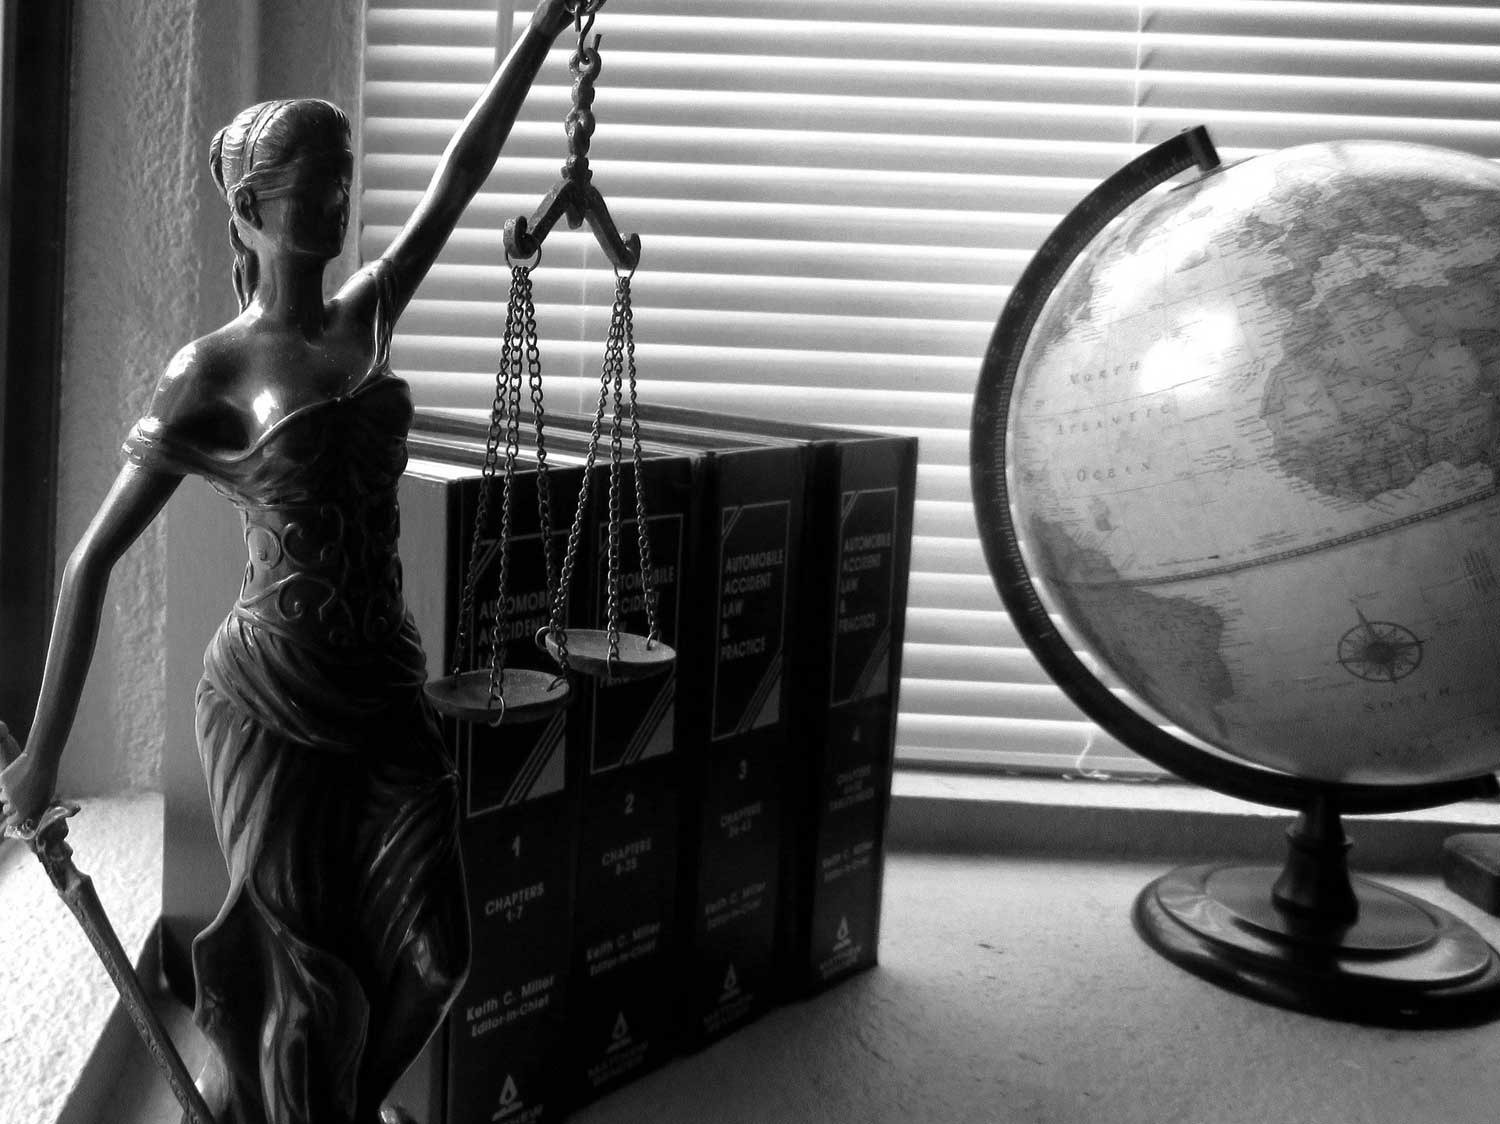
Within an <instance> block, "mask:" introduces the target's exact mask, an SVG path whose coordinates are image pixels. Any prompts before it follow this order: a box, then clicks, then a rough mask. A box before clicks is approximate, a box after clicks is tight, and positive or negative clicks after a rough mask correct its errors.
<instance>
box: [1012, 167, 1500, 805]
mask: <svg viewBox="0 0 1500 1124" xmlns="http://www.w3.org/2000/svg"><path fill="white" fill-rule="evenodd" d="M1497 219H1500V168H1497V167H1496V166H1495V165H1493V164H1491V163H1490V162H1489V161H1486V160H1484V159H1481V158H1479V157H1475V156H1471V155H1466V154H1463V153H1458V152H1452V151H1448V150H1444V149H1439V148H1433V147H1427V146H1421V145H1411V144H1396V143H1383V142H1373V141H1350V142H1341V143H1326V144H1310V145H1304V146H1300V147H1296V148H1290V149H1286V150H1283V151H1279V152H1275V153H1272V154H1269V155H1265V156H1260V157H1256V158H1254V159H1251V160H1246V161H1244V162H1241V163H1238V164H1232V165H1229V166H1225V167H1222V168H1218V169H1216V170H1214V171H1211V172H1209V173H1208V174H1205V175H1202V176H1200V177H1198V178H1195V179H1192V180H1191V181H1190V182H1187V183H1185V184H1182V185H1180V186H1176V187H1171V188H1163V189H1161V190H1158V191H1155V192H1152V193H1149V194H1146V195H1143V196H1142V197H1141V198H1139V199H1137V200H1136V201H1135V202H1133V203H1132V204H1130V205H1129V206H1127V207H1125V208H1124V209H1123V210H1122V211H1120V213H1119V214H1118V215H1117V217H1114V218H1113V219H1112V220H1111V221H1109V222H1108V223H1107V225H1103V226H1102V229H1100V230H1099V231H1098V232H1097V234H1096V235H1095V236H1093V237H1092V239H1091V240H1090V241H1089V242H1088V243H1087V245H1086V248H1084V249H1083V251H1082V252H1081V253H1079V254H1078V255H1077V256H1076V257H1075V258H1074V259H1073V260H1072V261H1071V264H1069V265H1068V266H1067V267H1066V270H1065V271H1064V272H1062V273H1061V274H1060V276H1059V278H1058V279H1057V281H1056V283H1055V285H1054V287H1053V288H1052V289H1051V292H1050V295H1047V296H1046V299H1045V303H1043V304H1042V305H1041V308H1040V311H1039V313H1037V315H1036V318H1035V321H1034V325H1033V327H1032V328H1031V331H1030V332H1029V335H1028V337H1027V338H1026V341H1025V347H1024V351H1022V352H1021V354H1020V357H1019V360H1018V361H1017V362H1016V364H1015V366H1014V372H1013V373H1014V384H1013V387H1012V388H1011V389H1010V393H1009V401H1008V410H1007V411H1006V414H1005V418H1004V425H1005V427H1006V429H1005V434H1004V446H1005V448H1006V449H1007V450H1008V452H1007V455H1006V457H1005V464H1004V466H1003V467H1004V472H1005V492H1006V500H1005V502H1007V503H1008V504H1009V519H1010V523H1011V525H1012V526H1013V528H1014V533H1015V537H1016V542H1017V545H1018V547H1019V550H1020V553H1021V557H1022V560H1023V561H1024V565H1025V568H1026V569H1027V571H1029V573H1030V575H1031V579H1032V581H1033V582H1034V584H1035V586H1036V589H1037V592H1038V593H1039V595H1040V597H1041V599H1042V601H1043V602H1044V603H1045V607H1046V609H1047V611H1048V612H1050V613H1051V614H1052V615H1053V616H1055V617H1056V618H1058V619H1059V620H1060V621H1061V622H1063V624H1064V626H1065V627H1066V628H1067V629H1068V631H1069V635H1070V637H1071V638H1072V639H1073V641H1074V643H1075V644H1076V645H1077V646H1079V647H1081V648H1082V649H1084V650H1086V651H1087V652H1089V653H1090V654H1092V656H1094V657H1095V658H1096V659H1097V660H1098V661H1099V663H1101V664H1102V665H1103V666H1104V667H1105V668H1107V669H1108V670H1109V671H1110V672H1112V673H1113V675H1114V677H1115V678H1116V679H1117V680H1118V681H1119V683H1121V684H1123V686H1124V687H1125V688H1127V689H1128V690H1129V691H1130V692H1131V693H1133V694H1134V695H1135V696H1137V697H1138V698H1139V699H1140V700H1142V701H1143V702H1144V704H1145V705H1146V707H1148V708H1149V709H1150V710H1151V711H1154V712H1156V713H1157V714H1158V715H1159V716H1160V717H1162V718H1164V719H1165V720H1166V721H1167V722H1169V723H1171V724H1173V725H1175V726H1177V727H1179V728H1180V729H1181V730H1183V731H1186V732H1187V733H1188V734H1190V735H1192V736H1193V737H1195V738H1197V739H1200V740H1201V741H1203V742H1206V743H1207V744H1208V745H1209V746H1212V747H1214V748H1215V749H1217V750H1219V751H1221V752H1223V753H1227V754H1230V755H1233V756H1235V757H1237V758H1240V759H1243V760H1245V761H1248V762H1251V763H1253V764H1255V765H1259V766H1263V767H1266V768H1269V769H1274V770H1279V771H1283V772H1286V773H1290V774H1294V775H1295V776H1298V777H1301V778H1307V779H1311V780H1314V781H1324V782H1330V783H1337V784H1371V785H1410V784H1417V783H1432V782H1441V781H1446V780H1453V779H1457V778H1465V777H1472V776H1475V775H1476V774H1481V773H1485V772H1488V771H1493V770H1494V769H1495V768H1496V767H1497V765H1500V689H1497V686H1500V475H1497V474H1500V406H1497V403H1500V399H1497V394H1500V221H1497ZM996 424H998V422H997V423H996Z"/></svg>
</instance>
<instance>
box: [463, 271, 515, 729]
mask: <svg viewBox="0 0 1500 1124" xmlns="http://www.w3.org/2000/svg"><path fill="white" fill-rule="evenodd" d="M530 305H531V278H530V270H528V269H527V268H526V267H524V266H515V267H513V268H512V269H511V286H510V300H509V302H508V304H507V306H506V310H505V335H504V337H503V340H502V342H501V345H500V363H499V366H498V367H497V368H496V370H495V397H494V401H493V403H492V404H491V406H490V425H489V431H488V433H487V434H486V435H485V443H484V462H483V466H482V467H481V469H480V473H479V498H478V500H477V502H476V503H475V506H474V534H473V536H472V537H471V539H470V541H469V565H468V571H467V574H466V576H465V580H464V588H463V592H462V593H461V594H460V596H459V604H458V622H457V626H456V629H455V635H454V639H453V674H454V675H455V676H457V675H459V674H461V673H462V672H463V667H464V663H465V662H466V656H467V655H468V651H467V650H468V647H469V639H470V629H471V627H472V626H473V624H474V600H475V596H476V593H477V590H478V586H479V565H480V561H481V559H482V557H483V553H484V549H483V542H484V528H485V527H486V525H487V524H488V522H489V518H490V514H489V512H490V503H491V497H492V495H493V492H494V482H495V473H496V470H497V468H498V467H499V465H500V445H501V440H502V435H503V439H504V444H505V460H504V465H505V468H504V475H503V477H502V482H501V489H500V530H499V548H500V570H499V575H498V588H497V590H496V600H495V612H494V614H493V615H492V617H491V620H490V628H489V632H488V639H489V644H490V702H491V704H492V705H493V704H499V706H500V708H501V713H504V706H505V699H504V687H505V637H504V633H503V628H502V625H503V621H504V617H505V598H506V593H507V589H508V586H509V581H510V528H511V518H510V512H511V486H512V483H513V481H514V478H515V464H516V456H517V455H518V453H519V452H520V443H519V425H520V416H519V415H520V380H521V372H522V361H523V357H522V350H523V345H524V343H525V342H526V333H527V332H528V327H527V325H528V322H529V321H530V322H532V323H531V327H530V329H529V330H530V331H532V332H534V331H535V326H534V316H533V315H531V314H529V313H528V311H527V310H528V309H529V308H530ZM527 358H529V356H527Z"/></svg>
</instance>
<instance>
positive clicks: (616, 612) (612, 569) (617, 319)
mask: <svg viewBox="0 0 1500 1124" xmlns="http://www.w3.org/2000/svg"><path fill="white" fill-rule="evenodd" d="M610 320H611V321H612V323H618V325H619V327H618V328H617V329H613V330H611V332H610V335H609V338H610V342H611V344H612V345H613V352H612V356H611V359H610V361H609V368H610V383H611V390H612V391H613V395H614V415H613V417H612V418H611V419H610V425H609V569H608V571H607V573H606V578H607V581H608V587H609V613H608V618H607V628H608V637H609V659H610V662H611V663H614V662H615V661H617V660H618V659H619V658H620V452H621V448H622V446H621V443H620V424H621V416H620V415H621V414H622V413H623V411H624V403H623V401H622V397H621V395H622V390H623V388H622V385H621V381H622V379H623V376H624V370H623V368H624V366H625V356H624V331H625V321H624V317H623V316H622V315H621V311H620V299H619V295H618V288H617V289H616V296H615V307H614V309H613V310H612V311H611V314H610Z"/></svg>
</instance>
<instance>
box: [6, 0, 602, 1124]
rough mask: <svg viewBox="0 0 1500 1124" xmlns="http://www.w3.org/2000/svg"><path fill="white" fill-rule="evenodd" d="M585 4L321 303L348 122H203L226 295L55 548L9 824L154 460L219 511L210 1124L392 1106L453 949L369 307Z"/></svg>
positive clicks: (439, 1008)
mask: <svg viewBox="0 0 1500 1124" xmlns="http://www.w3.org/2000/svg"><path fill="white" fill-rule="evenodd" d="M600 2H602V0H593V2H592V3H590V2H589V0H571V2H570V0H541V2H540V3H539V4H538V6H537V9H536V12H535V14H534V16H533V17H532V21H531V25H530V27H529V28H528V29H527V30H526V32H525V34H524V35H523V36H522V38H521V39H520V41H519V42H518V43H517V44H516V46H515V48H514V49H513V50H512V51H511V52H510V55H509V57H507V58H506V60H505V62H504V63H503V64H502V65H501V67H500V68H499V70H498V71H497V72H496V73H495V75H494V77H493V78H492V79H491V80H490V82H489V84H488V86H487V87H486V88H485V90H484V93H483V94H482V95H481V96H480V98H479V100H478V102H477V103H476V104H475V105H474V107H473V109H472V110H471V111H470V112H469V115H468V116H467V117H466V118H465V120H464V122H463V125H462V127H461V128H460V129H459V131H458V133H457V135H456V136H455V137H454V138H453V140H452V141H451V142H450V143H449V145H448V148H447V150H446V151H445V152H444V154H443V157H442V160H441V162H440V163H439V165H438V169H437V172H436V173H435V174H434V176H433V179H432V182H431V184H430V186H429V187H428V188H427V191H426V193H425V194H424V195H423V196H422V199H421V201H420V202H419V203H418V204H417V207H416V210H415V211H414V212H413V214H412V216H411V218H410V219H409V220H408V221H407V223H406V225H405V226H404V227H403V228H402V230H401V232H400V233H399V234H398V235H397V236H396V238H395V240H394V241H393V242H392V243H391V245H390V247H389V248H388V249H387V250H386V251H385V253H384V254H382V255H381V256H380V257H379V258H378V259H376V260H375V261H374V262H371V263H370V264H368V265H367V266H365V267H364V268H362V269H361V270H360V271H359V272H357V273H356V274H355V275H354V276H353V277H351V278H350V279H349V281H348V282H347V283H346V284H345V285H344V286H343V287H342V288H341V289H340V290H339V292H338V294H337V295H336V296H334V297H333V299H332V300H329V301H327V302H325V301H324V299H323V287H322V286H323V271H324V267H325V266H326V265H327V263H328V262H329V261H330V260H331V259H333V258H334V257H336V256H337V255H338V253H339V252H340V249H341V247H342V244H343V239H344V232H345V226H346V224H347V222H348V215H349V186H350V179H351V173H352V159H353V158H352V154H351V144H350V129H349V122H348V120H347V119H346V118H345V116H344V114H343V113H342V112H340V111H339V110H338V109H337V108H336V107H334V106H332V105H330V104H328V103H327V102H322V101H312V100H298V101H275V102H265V103H262V104H260V105H255V106H251V107H250V108H249V109H246V110H245V111H243V112H242V113H240V114H239V116H237V117H236V118H235V119H234V120H233V121H232V122H231V123H230V124H229V125H228V126H227V127H226V128H224V129H223V130H221V131H220V132H219V134H218V135H217V136H216V137H215V138H214V140H213V145H212V150H211V157H210V158H211V163H212V170H213V176H214V180H215V182H216V183H217V184H218V185H219V187H220V189H221V190H222V191H223V194H224V198H225V200H226V201H227V203H228V204H229V210H230V221H229V237H230V241H231V243H232V244H233V247H234V257H235V261H234V285H235V290H236V292H237V293H238V295H239V303H240V308H241V312H240V314H239V315H238V316H237V317H236V318H235V319H234V320H232V321H230V322H229V323H228V324H226V325H224V326H223V327H222V328H219V329H218V330H217V331H214V332H211V333H209V334H208V335H206V336H204V337H203V338H201V339H198V340H195V341H193V342H192V343H190V344H188V345H187V346H186V347H185V348H183V349H182V350H181V351H180V352H178V354H177V355H176V356H175V357H174V358H173V359H172V361H171V363H170V364H169V365H168V366H167V369H166V372H165V374H164V375H163V376H162V378H161V381H160V383H159V385H158V386H157V389H156V393H155V397H154V398H153V400H152V403H151V407H150V411H149V413H148V414H147V415H146V417H144V418H142V419H141V420H140V422H139V423H138V424H137V425H136V426H135V428H134V429H133V430H132V431H131V433H130V436H129V439H128V440H127V441H126V443H125V451H126V453H127V455H128V460H127V462H126V464H125V465H124V466H123V468H122V469H121V470H120V474H119V476H118V478H117V479H116V480H115V483H114V485H113V487H112V488H111V489H110V491H109V494H108V495H107V497H106V498H105V500H104V502H103V505H102V506H101V508H100V509H99V512H98V514H97V515H96V516H95V517H94V519H93V522H92V523H91V524H90V526H89V528H88V530H87V531H86V532H85V534H84V536H83V539H82V541H81V542H80V543H79V544H78V546H77V548H76V549H75V550H74V552H73V555H72V557H71V559H70V561H69V563H68V566H67V568H66V570H65V572H64V575H63V579H62V586H61V594H60V599H59V602H58V606H57V613H56V621H55V624H54V627H53V633H52V642H51V646H50V649H49V652H48V656H47V667H46V673H45V677H44V680H43V684H42V689H41V697H40V701H39V704H38V707H37V711H36V717H35V721H34V722H33V724H32V727H31V734H30V738H29V741H28V744H27V745H26V747H25V750H24V752H23V753H21V754H20V756H19V757H17V758H16V759H15V760H14V761H13V762H11V763H10V764H9V765H8V767H6V768H5V769H4V771H3V772H0V817H3V819H4V821H5V823H7V824H8V825H10V826H12V827H20V826H22V825H26V824H28V823H35V820H36V817H37V816H38V815H40V814H41V813H42V811H43V810H44V809H45V808H46V807H47V806H48V805H49V802H50V801H51V800H52V798H53V793H54V788H55V786H56V780H57V774H58V761H59V758H60V756H61V754H62V752H63V747H64V744H65V742H66V740H67V736H68V731H69V729H70V727H71V725H72V721H73V717H74V714H75V711H76V708H77V705H78V699H79V693H80V691H81V689H82V685H83V682H84V678H85V675H86V673H87V670H88V665H89V662H90V660H91V657H92V653H93V647H94V642H95V638H96V635H97V631H98V624H99V619H100V614H101V610H102V606H103V602H104V595H105V587H106V584H107V581H108V577H109V572H110V570H111V568H112V567H113V565H114V563H115V562H116V560H117V559H118V558H119V557H120V555H121V554H122V553H123V552H124V550H125V549H126V547H127V546H129V545H130V544H131V543H132V542H133V541H134V540H135V539H136V538H137V536H139V535H140V533H141V532H142V531H143V530H144V529H145V527H146V526H147V525H148V524H149V523H150V521H151V520H152V519H154V518H155V517H156V515H157V514H158V513H159V512H160V511H161V509H162V507H163V505H164V504H165V503H166V502H167V499H168V498H169V497H170V496H171V495H172V493H173V491H174V490H175V489H176V488H177V486H178V484H179V483H180V482H181V480H182V478H183V477H184V476H185V475H187V474H189V473H196V474H198V475H200V476H203V477H205V478H206V479H207V480H208V481H209V482H210V483H211V484H212V485H213V487H214V488H215V489H217V490H218V491H219V492H220V493H222V494H223V495H225V496H227V497H228V498H229V500H230V501H231V502H233V503H234V504H235V506H236V507H238V508H239V509H240V511H241V513H242V514H243V517H244V529H245V543H246V546H247V548H248V551H249V560H248V564H247V567H246V570H245V577H244V584H243V586H242V588H241V591H240V595H239V598H238V599H237V600H236V602H235V604H234V607H233V610H232V611H231V613H230V615H229V617H228V618H227V619H226V620H225V621H224V623H223V625H222V627H221V628H220V629H219V630H218V632H217V634H216V635H215V636H214V637H213V639H212V641H211V643H210V644H209V647H208V651H207V653H206V655H205V659H204V674H203V679H202V681H201V683H200V684H199V687H198V693H197V700H196V727H197V737H198V749H199V754H200V756H201V758H202V762H203V768H204V772H205V775H206V777H207V781H208V790H209V796H210V800H211V802H212V810H213V814H214V818H215V821H216V825H217V831H218V836H219V843H220V846H221V847H222V848H223V852H224V858H225V862H226V863H227V865H228V869H229V879H230V890H229V894H228V897H227V898H226V900H225V902H224V904H223V907H222V908H221V909H220V910H219V914H218V916H217V917H216V918H215V920H214V921H213V923H212V924H211V925H210V926H209V927H208V928H207V929H206V930H205V931H204V932H203V933H202V934H201V935H200V936H199V937H198V939H197V940H196V941H195V942H194V946H193V965H194V970H195V973H196V977H197V991H198V998H197V1009H196V1012H195V1019H196V1021H197V1023H198V1025H199V1026H200V1027H201V1029H202V1031H203V1033H204V1035H205V1037H206V1038H207V1040H208V1042H209V1045H210V1056H209V1060H208V1062H207V1064H206V1066H205V1068H204V1069H203V1071H202V1072H201V1074H200V1076H199V1078H198V1085H199V1088H200V1089H201V1091H202V1094H203V1098H204V1100H205V1101H206V1103H207V1105H208V1107H209V1109H210V1110H211V1111H212V1113H213V1115H214V1117H215V1119H216V1120H217V1121H218V1124H377V1122H378V1124H393V1122H399V1121H401V1120H404V1119H407V1117H406V1116H405V1114H404V1113H402V1112H401V1111H400V1110H398V1109H395V1108H393V1107H389V1106H383V1105H382V1100H383V1098H384V1096H385V1095H386V1093H387V1092H388V1091H389V1089H390V1087H391V1086H392V1084H393V1083H394V1082H395V1080H396V1079H397V1078H398V1077H399V1076H400V1075H401V1074H402V1073H403V1072H404V1071H405V1070H406V1068H407V1067H408V1065H409V1064H410V1063H411V1061H412V1060H413V1059H414V1058H415V1056H416V1055H417V1053H418V1051H419V1050H420V1049H421V1048H422V1046H423V1044H424V1043H425V1042H426V1041H427V1039H428V1038H429V1037H430V1035H431V1034H432V1032H433V1031H434V1030H435V1029H436V1028H437V1026H438V1024H439V1022H440V1021H441V1020H442V1018H443V1016H444V1015H445V1013H446V1012H447V1010H448V1007H449V1005H450V1003H451V1002H452V1000H453V998H454V995H455V993H456V992H457V990H458V988H459V987H460V986H461V985H462V983H463V980H464V977H465V974H466V972H467V970H468V963H469V944H468V920H467V912H466V907H465V902H464V883H463V874H462V869H461V865H460V859H459V853H458V845H457V828H458V802H457V788H456V778H455V776H454V773H453V770H452V765H451V764H450V762H449V760H448V759H447V757H446V755H445V752H444V750H443V747H442V744H441V741H440V737H439V733H438V728H437V725H436V722H435V720H434V717H433V714H432V711H431V708H430V706H429V704H428V703H427V702H426V700H425V698H424V695H423V691H422V686H423V682H424V679H425V668H424V661H423V655H422V648H421V645H420V642H419V639H418V636H417V632H416V629H415V627H414V625H413V623H412V619H411V617H410V616H409V615H408V613H407V611H406V608H405V606H404V604H403V601H402V595H401V563H400V560H399V558H398V557H397V553H396V545H397V529H398V523H397V521H398V517H397V509H396V486H397V481H398V479H399V477H400V475H401V472H402V469H403V468H404V466H405V462H406V445H405V441H406V432H407V429H408V427H409V425H410V423H411V418H412V402H411V396H410V393H409V391H408V389H407V386H406V384H405V383H404V382H403V381H402V380H401V379H399V378H398V377H396V376H395V375H393V374H392V373H391V371H390V369H389V346H390V339H391V330H392V327H393V325H394V324H395V322H396V320H397V318H398V317H399V316H400V315H401V312H402V310H403V309H404V308H405V307H406V305H407V302H408V301H410V300H411V298H412V294H413V292H414V290H415V289H416V288H417V286H418V284H420V282H421V281H422V279H423V277H424V276H426V274H427V271H428V270H429V269H430V268H431V266H432V264H433V261H434V260H435V259H436V257H437V255H438V252H439V250H440V249H441V248H442V246H443V244H444V243H445V242H446V241H447V239H448V236H449V234H450V233H451V232H452V230H453V228H454V225H455V223H456V222H457V221H458V218H459V216H460V214H461V213H462V212H463V210H464V208H465V206H467V204H468V203H469V201H470V200H471V199H472V198H473V196H474V194H475V192H476V191H478V189H479V187H480V185H481V184H482V183H483V182H484V180H485V177H486V176H487V175H488V174H489V172H490V170H491V169H492V168H493V167H494V164H495V161H496V159H497V158H498V157H499V154H500V149H501V146H502V144H503V143H504V141H505V138H506V136H507V135H508V134H509V132H510V128H511V126H512V124H513V123H514V121H515V118H516V115H517V113H518V111H519V109H520V106H521V103H522V101H523V99H524V98H525V95H526V93H527V91H528V89H529V88H530V86H531V83H532V81H533V80H534V78H535V76H536V73H537V71H538V69H539V68H540V67H541V64H542V62H543V60H544V58H545V57H546V54H547V51H548V49H549V47H550V46H551V44H552V42H553V40H554V39H555V38H556V37H557V36H558V35H559V34H561V32H562V31H563V30H565V29H566V28H568V27H569V26H572V25H574V23H575V20H578V19H580V18H581V16H582V14H583V13H582V12H581V11H579V10H577V9H581V8H582V7H584V6H585V5H587V7H588V8H589V9H590V11H592V10H593V9H594V8H597V7H598V6H599V3H600Z"/></svg>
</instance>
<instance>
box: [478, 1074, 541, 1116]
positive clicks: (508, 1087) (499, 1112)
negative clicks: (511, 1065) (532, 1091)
mask: <svg viewBox="0 0 1500 1124" xmlns="http://www.w3.org/2000/svg"><path fill="white" fill-rule="evenodd" d="M542 1108H543V1106H542V1105H533V1106H531V1107H530V1108H528V1107H527V1106H526V1100H525V1098H524V1097H522V1096H521V1090H520V1089H519V1088H518V1087H517V1085H516V1078H515V1075H514V1074H510V1073H507V1074H506V1075H505V1084H504V1085H503V1086H501V1089H500V1099H499V1101H498V1102H497V1104H496V1110H495V1111H494V1112H492V1113H491V1114H490V1119H491V1120H492V1121H503V1122H504V1124H534V1122H535V1121H537V1120H540V1119H541V1117H542Z"/></svg>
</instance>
